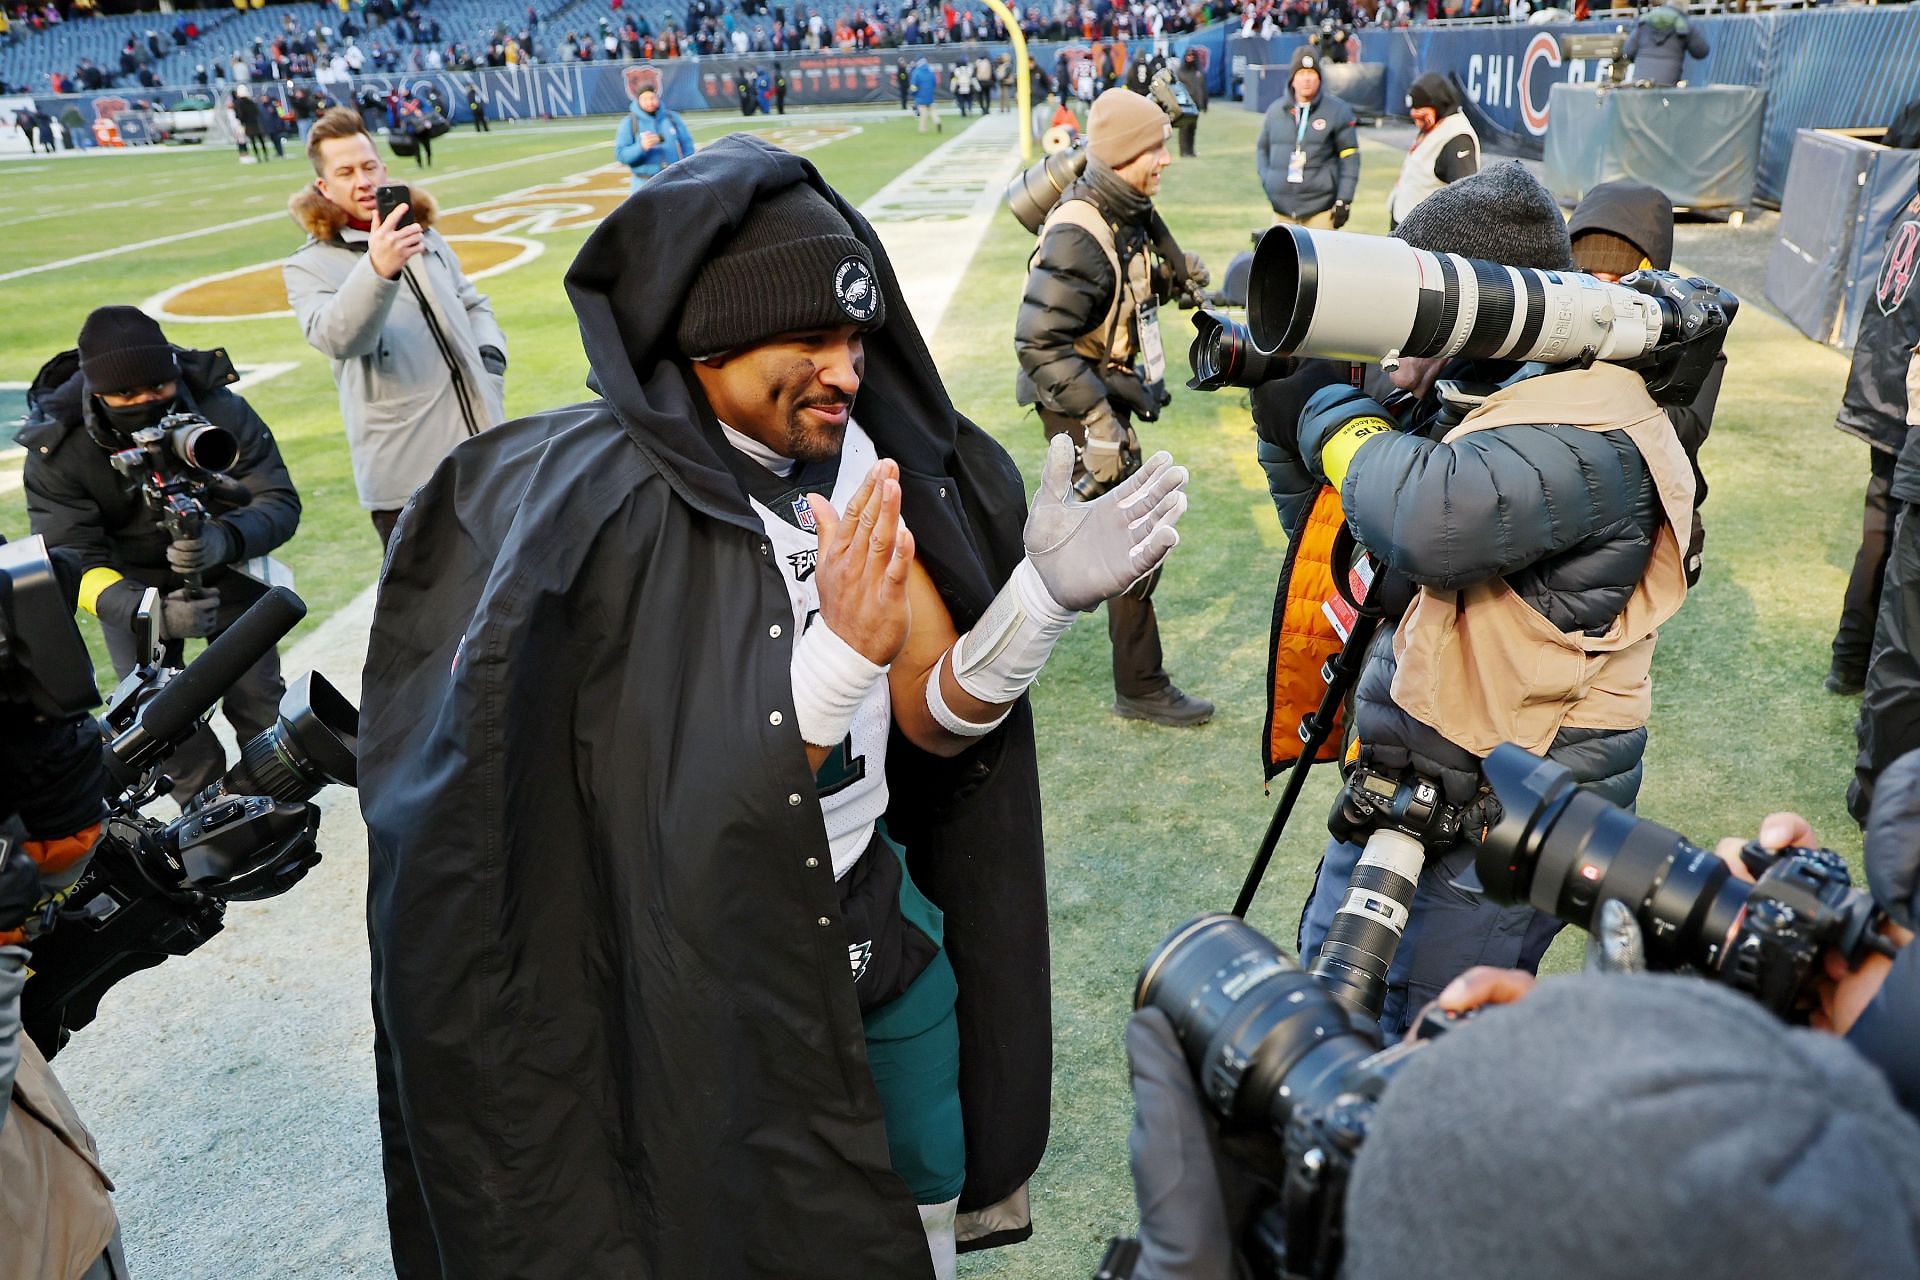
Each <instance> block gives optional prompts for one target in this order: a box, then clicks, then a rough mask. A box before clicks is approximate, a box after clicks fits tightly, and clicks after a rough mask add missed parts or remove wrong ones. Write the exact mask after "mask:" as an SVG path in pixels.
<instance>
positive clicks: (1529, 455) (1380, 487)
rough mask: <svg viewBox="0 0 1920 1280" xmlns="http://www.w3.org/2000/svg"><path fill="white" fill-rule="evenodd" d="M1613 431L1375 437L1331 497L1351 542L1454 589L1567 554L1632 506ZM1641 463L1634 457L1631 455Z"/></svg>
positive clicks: (1624, 460) (1631, 453)
mask: <svg viewBox="0 0 1920 1280" xmlns="http://www.w3.org/2000/svg"><path fill="white" fill-rule="evenodd" d="M1616 437H1619V440H1624V438H1625V437H1624V436H1623V434H1622V433H1620V432H1617V431H1608V432H1597V431H1587V430H1583V429H1581V428H1579V427H1563V426H1512V427H1498V428H1495V429H1493V430H1488V431H1476V432H1474V433H1472V434H1471V435H1467V436H1463V437H1461V438H1460V439H1459V440H1456V441H1454V442H1453V443H1452V444H1441V443H1439V442H1437V441H1434V440H1429V439H1426V438H1425V437H1423V436H1417V435H1411V434H1406V433H1401V432H1395V433H1392V434H1387V435H1381V436H1376V437H1374V438H1373V439H1371V440H1368V441H1367V442H1366V443H1365V444H1363V445H1362V446H1361V447H1360V450H1359V452H1357V453H1355V454H1354V456H1353V462H1352V464H1351V465H1350V466H1349V468H1348V471H1347V476H1346V483H1345V484H1344V486H1343V487H1342V489H1341V501H1342V504H1343V505H1344V507H1345V509H1346V513H1347V522H1348V524H1350V525H1351V526H1352V528H1353V533H1354V537H1355V538H1357V539H1358V540H1359V542H1360V544H1361V545H1362V546H1364V547H1366V548H1367V549H1368V550H1369V551H1372V552H1373V553H1374V554H1375V555H1376V556H1379V557H1380V558H1381V559H1383V560H1384V561H1385V562H1386V564H1387V565H1388V567H1390V568H1393V569H1397V570H1399V571H1400V572H1402V573H1404V574H1405V575H1406V576H1407V577H1408V578H1410V579H1412V580H1413V581H1414V582H1416V583H1418V584H1420V585H1422V586H1428V587H1434V588H1437V589H1439V590H1455V589H1458V588H1460V587H1464V586H1469V585H1471V584H1473V583H1476V582H1484V581H1486V580H1487V579H1489V578H1496V577H1504V576H1506V575H1507V574H1511V573H1515V572H1517V571H1519V570H1521V569H1524V568H1526V567H1527V566H1528V565H1530V564H1533V563H1535V562H1536V561H1539V560H1544V559H1546V558H1547V557H1548V556H1553V555H1558V554H1560V553H1561V552H1563V551H1567V550H1569V549H1571V548H1573V547H1575V546H1578V545H1579V544H1580V543H1582V542H1584V541H1586V540H1587V539H1589V538H1591V537H1593V536H1594V535H1595V534H1596V533H1599V532H1601V531H1602V530H1604V529H1606V528H1608V527H1609V526H1613V525H1617V524H1620V523H1622V522H1626V521H1630V520H1633V519H1634V518H1635V515H1636V495H1637V494H1638V492H1639V489H1640V481H1641V477H1640V476H1639V475H1636V474H1632V473H1631V470H1630V468H1631V463H1630V462H1629V459H1630V458H1631V459H1632V460H1634V461H1637V460H1638V458H1639V453H1638V451H1637V450H1635V449H1634V448H1633V447H1632V445H1631V443H1628V444H1627V445H1626V446H1625V447H1624V449H1623V448H1622V447H1621V446H1620V443H1619V440H1616ZM1640 465H1641V466H1642V467H1644V464H1640Z"/></svg>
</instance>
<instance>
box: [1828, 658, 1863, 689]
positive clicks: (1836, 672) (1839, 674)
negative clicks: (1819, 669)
mask: <svg viewBox="0 0 1920 1280" xmlns="http://www.w3.org/2000/svg"><path fill="white" fill-rule="evenodd" d="M1820 687H1821V688H1822V689H1825V690H1826V691H1827V692H1828V693H1836V694H1839V695H1840V696H1841V697H1843V698H1851V697H1854V696H1855V695H1857V694H1860V693H1864V692H1866V688H1867V673H1866V672H1865V671H1862V670H1860V669H1859V668H1857V667H1843V666H1841V665H1840V664H1839V663H1838V662H1835V663H1834V664H1833V665H1832V666H1830V667H1828V668H1827V678H1826V679H1825V680H1822V681H1821V682H1820Z"/></svg>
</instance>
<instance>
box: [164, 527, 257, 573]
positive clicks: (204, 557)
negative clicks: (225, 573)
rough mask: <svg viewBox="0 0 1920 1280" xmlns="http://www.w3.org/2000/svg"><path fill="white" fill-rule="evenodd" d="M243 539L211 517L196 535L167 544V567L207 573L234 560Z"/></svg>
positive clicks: (188, 571)
mask: <svg viewBox="0 0 1920 1280" xmlns="http://www.w3.org/2000/svg"><path fill="white" fill-rule="evenodd" d="M239 551H240V539H239V538H238V537H236V536H235V535H234V533H233V530H231V529H229V528H227V527H226V526H225V525H223V524H221V523H220V522H219V521H218V520H209V521H207V522H206V523H205V524H204V525H202V526H201V527H200V534H199V536H198V537H194V538H175V539H174V540H173V542H172V543H171V544H170V545H169V546H168V547H167V567H168V568H169V569H172V570H173V571H174V572H175V573H179V574H188V573H205V572H207V570H209V569H217V568H219V567H220V566H221V565H224V564H226V563H228V562H229V561H231V560H233V559H234V558H235V557H236V556H237V555H238V554H239Z"/></svg>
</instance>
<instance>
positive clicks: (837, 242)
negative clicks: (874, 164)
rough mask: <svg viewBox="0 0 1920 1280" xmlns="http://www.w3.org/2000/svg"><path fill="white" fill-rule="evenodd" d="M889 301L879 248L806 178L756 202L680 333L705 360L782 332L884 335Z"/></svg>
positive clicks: (716, 259) (694, 292) (685, 346)
mask: <svg viewBox="0 0 1920 1280" xmlns="http://www.w3.org/2000/svg"><path fill="white" fill-rule="evenodd" d="M886 318H887V303H886V298H885V296H884V295H883V294H882V293H881V291H880V277H879V274H878V272H876V271H875V270H874V265H873V252H872V250H870V249H868V248H867V245H866V242H865V241H863V240H861V239H860V238H859V237H858V236H856V235H854V234H853V228H852V227H850V226H848V225H847V220H846V219H845V218H844V217H842V216H841V215H840V211H839V210H838V209H836V208H834V207H833V204H832V203H831V202H830V201H829V200H828V199H827V198H826V197H825V196H823V195H821V194H820V192H818V191H817V190H815V189H814V188H813V187H812V186H811V185H809V184H808V183H805V182H798V183H795V184H794V185H793V186H791V187H787V188H785V189H784V190H781V191H777V192H775V193H774V194H773V195H771V196H768V197H766V198H764V199H762V200H758V201H756V202H755V203H754V205H753V207H752V208H751V209H749V210H748V211H747V216H746V217H745V218H744V219H742V220H741V222H740V225H739V226H738V227H737V228H735V230H734V233H733V237H732V238H731V239H729V240H728V241H727V242H726V243H725V244H724V245H722V246H721V247H720V249H719V251H718V252H717V253H715V254H714V255H713V256H712V257H710V258H708V259H707V263H706V265H705V266H704V267H702V268H701V270H700V274H699V275H698V276H696V277H694V281H693V287H692V288H690V289H689V290H687V298H686V302H685V303H684V304H683V305H682V307H681V311H680V322H679V324H678V325H677V326H676V327H675V330H674V341H675V342H676V343H677V344H678V346H679V348H680V351H681V353H682V354H684V355H686V356H689V357H692V358H695V359H698V358H701V357H703V356H713V355H719V354H721V353H723V352H727V351H735V350H738V349H739V348H741V347H749V346H752V345H753V344H755V343H757V342H764V341H765V340H767V339H768V338H772V337H775V336H777V335H779V334H782V333H794V332H798V331H801V330H806V329H825V328H833V327H835V326H838V325H843V324H853V325H858V326H860V327H861V328H863V329H877V328H879V327H880V326H881V325H882V324H884V323H885V322H886Z"/></svg>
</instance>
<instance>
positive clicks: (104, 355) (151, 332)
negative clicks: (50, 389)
mask: <svg viewBox="0 0 1920 1280" xmlns="http://www.w3.org/2000/svg"><path fill="white" fill-rule="evenodd" d="M78 345H79V348H80V372H81V373H82V374H84V375H85V376H86V380H87V390H89V391H92V392H96V393H97V392H101V391H105V392H108V393H109V394H113V393H117V392H121V391H131V390H133V389H135V388H137V387H157V386H159V385H160V384H161V383H163V382H172V381H173V380H174V379H175V378H178V377H179V376H180V362H179V361H178V360H177V359H175V358H174V354H173V345H172V344H171V343H169V342H168V341H167V335H166V334H164V333H162V332H160V326H159V324H158V323H157V322H156V321H155V320H154V319H153V317H152V316H149V315H148V314H147V313H146V312H144V311H142V310H140V308H138V307H96V308H95V309H94V311H93V314H92V315H89V316H88V317H87V319H86V323H84V324H82V325H81V326H80V341H79V344H78Z"/></svg>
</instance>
